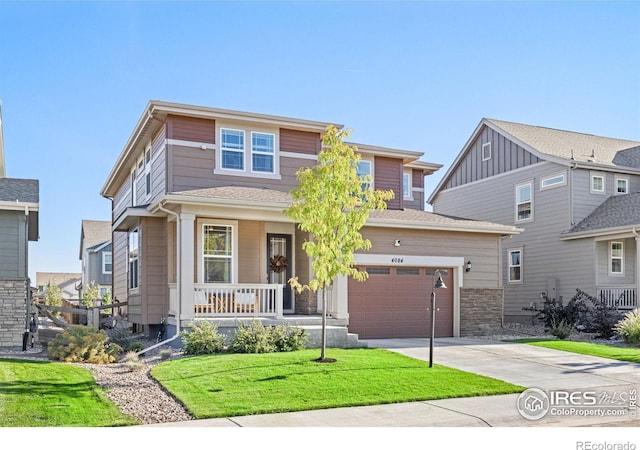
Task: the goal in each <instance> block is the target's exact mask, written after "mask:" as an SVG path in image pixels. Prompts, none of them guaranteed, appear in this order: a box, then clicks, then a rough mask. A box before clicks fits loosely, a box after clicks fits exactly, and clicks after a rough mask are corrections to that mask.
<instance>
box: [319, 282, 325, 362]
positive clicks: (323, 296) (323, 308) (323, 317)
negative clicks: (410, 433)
mask: <svg viewBox="0 0 640 450" xmlns="http://www.w3.org/2000/svg"><path fill="white" fill-rule="evenodd" d="M321 346H322V349H321V351H320V359H321V360H325V359H326V353H327V286H325V287H324V288H323V289H322V343H321Z"/></svg>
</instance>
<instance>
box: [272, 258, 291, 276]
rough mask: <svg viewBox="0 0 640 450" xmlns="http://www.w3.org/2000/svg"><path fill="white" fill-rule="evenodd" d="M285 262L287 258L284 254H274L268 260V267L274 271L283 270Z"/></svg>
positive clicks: (285, 265) (285, 266)
mask: <svg viewBox="0 0 640 450" xmlns="http://www.w3.org/2000/svg"><path fill="white" fill-rule="evenodd" d="M287 264H288V262H287V258H285V256H284V255H275V256H273V257H272V258H271V259H270V260H269V268H270V269H271V271H273V272H275V273H280V272H284V270H285V269H286V268H287Z"/></svg>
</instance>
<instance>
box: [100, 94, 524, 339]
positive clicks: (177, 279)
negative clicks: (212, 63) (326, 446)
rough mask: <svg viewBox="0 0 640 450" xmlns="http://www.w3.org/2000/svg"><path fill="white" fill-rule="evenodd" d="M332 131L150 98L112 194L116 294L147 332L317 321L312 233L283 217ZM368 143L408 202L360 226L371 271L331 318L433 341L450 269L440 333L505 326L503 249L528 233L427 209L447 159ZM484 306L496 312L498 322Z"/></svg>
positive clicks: (339, 288) (380, 183) (116, 170)
mask: <svg viewBox="0 0 640 450" xmlns="http://www.w3.org/2000/svg"><path fill="white" fill-rule="evenodd" d="M328 125H329V123H328V122H318V121H311V120H305V119H296V118H289V117H281V116H273V115H266V114H257V113H249V112H242V111H233V110H226V109H219V108H210V107H203V106H195V105H185V104H176V103H167V102H161V101H151V102H149V103H148V105H147V107H146V108H145V110H144V112H143V114H142V116H141V118H140V120H139V121H138V123H137V124H136V125H135V127H134V130H133V132H132V134H131V137H130V138H129V140H128V141H127V143H126V145H125V147H124V149H123V150H122V152H121V153H120V156H119V157H118V159H117V160H116V162H115V164H114V167H113V169H112V170H111V172H110V174H109V176H108V178H107V180H106V182H105V184H104V186H103V188H102V191H101V195H102V196H103V197H105V198H107V199H109V200H111V202H112V216H113V221H112V232H113V289H114V292H113V295H114V296H115V297H117V298H118V299H119V300H120V301H127V302H128V316H129V320H130V321H131V322H132V323H133V324H134V327H135V329H136V331H140V332H151V333H153V330H154V329H155V327H156V326H157V325H158V324H159V323H160V322H161V320H162V319H163V318H166V319H167V323H168V326H169V333H170V334H169V335H170V336H171V335H175V334H176V333H178V331H179V330H181V329H183V328H184V327H186V326H188V324H189V323H190V322H191V321H192V320H194V319H209V320H218V321H223V320H224V319H225V318H226V319H229V320H230V321H231V322H233V323H237V321H238V320H242V319H253V318H260V319H263V320H270V321H271V322H270V323H275V322H277V321H283V320H290V321H293V322H294V323H298V324H302V323H305V324H313V323H316V324H317V323H319V320H318V315H319V314H320V313H321V312H322V311H320V308H319V305H318V302H317V298H316V295H315V294H310V293H308V292H305V293H303V294H298V293H296V292H294V291H292V290H291V289H290V287H289V285H288V283H287V281H288V279H289V278H291V277H292V276H297V277H299V279H300V281H301V282H302V283H305V282H307V281H308V280H309V279H310V278H311V277H312V276H313V274H312V273H311V264H310V261H309V258H308V256H307V255H306V253H305V252H304V251H303V250H302V248H301V246H302V243H303V242H304V241H305V240H307V239H309V235H308V234H307V233H304V232H302V231H300V230H299V228H298V227H297V226H296V224H295V223H293V222H292V221H291V219H289V218H288V217H286V216H285V215H284V213H283V211H284V209H285V208H287V207H288V206H289V205H290V204H291V201H292V197H291V195H290V194H289V192H290V191H291V190H292V189H293V188H295V186H296V185H297V179H296V172H297V170H298V169H300V168H301V167H308V166H310V165H313V164H315V163H316V161H317V155H318V153H319V152H320V150H321V139H322V135H323V133H324V132H325V130H326V127H327V126H328ZM338 127H341V126H338ZM356 146H357V150H358V152H359V153H360V154H361V155H362V158H363V159H362V161H361V162H360V164H359V168H358V169H359V171H360V172H361V173H367V174H371V175H373V179H374V181H373V184H374V188H379V189H393V190H394V192H395V194H396V198H395V199H394V200H393V201H391V202H389V204H388V210H387V211H382V212H377V213H374V214H372V215H371V217H370V219H369V221H368V222H367V224H366V225H365V227H364V228H363V229H362V233H363V234H364V236H365V237H367V238H369V239H371V241H372V243H373V246H372V248H371V249H370V251H368V252H366V253H359V254H358V255H357V256H356V261H357V264H358V266H360V267H362V268H365V269H366V270H367V271H368V273H369V275H370V276H369V279H368V280H367V281H366V282H364V283H357V282H353V281H350V280H347V279H337V280H335V283H334V285H333V288H332V291H331V292H329V294H330V297H331V301H330V304H329V306H328V308H327V311H326V313H327V315H328V316H329V317H330V324H331V325H332V326H335V327H342V328H344V329H347V330H348V331H349V332H350V333H352V334H357V335H359V336H360V338H373V337H401V336H426V335H427V334H428V333H429V329H428V328H429V327H428V321H427V320H428V319H427V317H428V316H427V303H428V298H429V294H430V292H431V286H433V281H434V271H435V270H436V269H442V273H443V275H444V278H445V279H446V283H447V286H448V287H449V289H448V290H446V291H443V292H442V294H441V295H439V298H441V299H442V305H441V306H442V314H441V315H440V316H439V319H438V320H439V322H438V328H437V333H438V334H439V335H442V336H457V335H460V334H464V333H471V332H477V331H478V330H480V329H489V328H492V327H495V326H500V324H501V321H502V315H501V313H502V282H501V279H502V277H501V275H500V270H501V253H502V251H501V247H500V245H501V240H502V236H504V235H513V234H517V233H518V232H519V231H518V229H517V228H516V227H513V226H505V225H499V224H495V223H490V222H485V221H473V220H457V219H452V218H449V217H445V216H439V215H437V214H432V213H429V212H426V211H424V210H423V206H422V205H424V200H425V194H424V177H425V176H427V175H429V174H431V173H433V172H434V171H436V170H438V169H439V168H440V167H441V166H440V165H438V164H433V163H428V162H424V161H421V160H420V158H421V157H422V156H423V153H421V152H416V151H407V150H398V149H391V148H383V147H377V146H371V145H361V144H356ZM468 261H472V262H473V270H471V271H469V272H466V271H465V267H466V263H467V262H468ZM478 302H485V303H491V304H492V305H494V306H495V308H493V309H492V311H493V313H492V314H491V316H490V317H489V318H486V317H484V316H482V314H485V315H486V314H487V313H486V308H485V309H484V310H483V311H478V309H477V308H475V307H474V305H475V304H477V303H478ZM474 314H475V315H474ZM274 321H275V322H274Z"/></svg>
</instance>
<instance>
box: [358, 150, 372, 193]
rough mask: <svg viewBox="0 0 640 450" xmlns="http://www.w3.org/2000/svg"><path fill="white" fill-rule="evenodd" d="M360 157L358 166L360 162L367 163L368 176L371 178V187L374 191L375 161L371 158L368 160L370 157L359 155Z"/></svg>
mask: <svg viewBox="0 0 640 450" xmlns="http://www.w3.org/2000/svg"><path fill="white" fill-rule="evenodd" d="M360 156H361V158H360V161H358V164H360V163H361V162H362V163H365V162H366V163H369V176H370V177H371V187H372V188H373V189H375V186H376V179H375V177H374V176H373V174H374V171H375V166H374V162H375V159H374V158H373V157H371V158H370V157H364V156H362V155H360Z"/></svg>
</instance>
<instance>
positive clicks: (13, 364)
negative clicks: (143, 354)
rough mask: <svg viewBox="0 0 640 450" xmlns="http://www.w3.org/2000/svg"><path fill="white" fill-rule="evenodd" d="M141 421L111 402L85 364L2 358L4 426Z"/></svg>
mask: <svg viewBox="0 0 640 450" xmlns="http://www.w3.org/2000/svg"><path fill="white" fill-rule="evenodd" d="M139 423H140V422H139V421H138V420H137V419H135V418H133V417H129V416H126V415H124V414H122V413H121V412H120V411H119V410H118V408H117V407H116V406H115V405H114V404H113V403H111V402H110V401H108V400H107V399H106V398H105V396H104V395H103V394H102V390H101V389H100V387H99V386H98V385H97V384H96V383H95V381H94V379H93V376H92V375H91V372H89V371H88V370H87V369H85V368H83V367H78V366H75V365H72V364H62V363H53V362H39V361H26V360H19V359H0V426H2V427H60V426H74V427H84V426H86V427H110V426H124V425H136V424H139Z"/></svg>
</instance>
